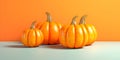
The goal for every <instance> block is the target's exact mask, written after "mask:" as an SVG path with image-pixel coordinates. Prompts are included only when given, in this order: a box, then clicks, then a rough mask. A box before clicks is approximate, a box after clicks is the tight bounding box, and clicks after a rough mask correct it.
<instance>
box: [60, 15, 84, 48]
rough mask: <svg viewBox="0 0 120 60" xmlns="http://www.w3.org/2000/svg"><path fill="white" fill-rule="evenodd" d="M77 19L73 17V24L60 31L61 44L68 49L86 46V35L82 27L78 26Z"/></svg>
mask: <svg viewBox="0 0 120 60" xmlns="http://www.w3.org/2000/svg"><path fill="white" fill-rule="evenodd" d="M76 17H77V16H75V17H73V19H72V23H71V24H70V25H69V26H65V27H63V28H62V29H61V31H60V36H59V40H60V44H62V45H63V46H64V47H67V48H82V47H83V46H84V45H85V41H84V33H83V30H82V27H81V26H80V25H79V24H76V20H75V19H76Z"/></svg>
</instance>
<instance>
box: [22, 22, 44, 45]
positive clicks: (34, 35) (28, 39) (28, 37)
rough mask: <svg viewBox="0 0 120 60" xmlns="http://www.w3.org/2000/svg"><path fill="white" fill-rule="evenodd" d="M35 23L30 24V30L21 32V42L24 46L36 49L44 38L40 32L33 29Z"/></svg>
mask: <svg viewBox="0 0 120 60" xmlns="http://www.w3.org/2000/svg"><path fill="white" fill-rule="evenodd" d="M35 23H36V21H34V22H33V23H32V24H31V27H30V29H27V30H25V31H24V32H23V35H22V39H21V40H22V43H23V44H24V46H27V47H37V46H39V45H40V44H42V42H43V39H44V36H43V34H42V32H41V30H39V29H36V28H35Z"/></svg>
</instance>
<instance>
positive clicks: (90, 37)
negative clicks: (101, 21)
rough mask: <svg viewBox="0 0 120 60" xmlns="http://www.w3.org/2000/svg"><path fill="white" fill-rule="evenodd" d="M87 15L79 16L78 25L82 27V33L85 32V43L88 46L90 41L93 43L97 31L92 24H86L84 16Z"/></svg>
mask: <svg viewBox="0 0 120 60" xmlns="http://www.w3.org/2000/svg"><path fill="white" fill-rule="evenodd" d="M86 16H87V15H84V16H82V17H81V19H80V22H79V25H81V26H82V28H84V33H85V36H84V37H85V40H87V43H86V44H85V45H87V46H89V45H91V44H92V43H94V41H95V40H96V38H97V31H96V28H95V26H94V25H92V24H86V21H85V18H86Z"/></svg>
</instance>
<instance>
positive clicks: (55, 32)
mask: <svg viewBox="0 0 120 60" xmlns="http://www.w3.org/2000/svg"><path fill="white" fill-rule="evenodd" d="M46 14H47V21H46V22H44V23H39V24H37V25H36V28H39V29H40V30H41V31H42V32H43V35H44V41H43V44H58V43H59V31H60V29H61V27H62V25H61V24H59V23H55V22H53V21H52V19H51V16H50V14H49V13H48V12H46Z"/></svg>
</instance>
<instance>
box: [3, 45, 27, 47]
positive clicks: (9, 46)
mask: <svg viewBox="0 0 120 60" xmlns="http://www.w3.org/2000/svg"><path fill="white" fill-rule="evenodd" d="M5 47H9V48H28V47H25V46H23V45H8V46H5Z"/></svg>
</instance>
